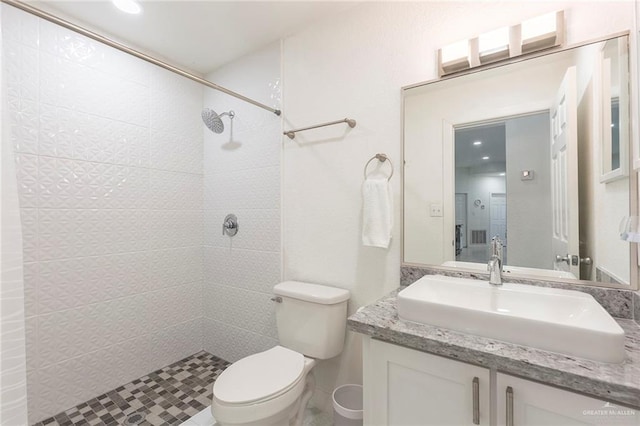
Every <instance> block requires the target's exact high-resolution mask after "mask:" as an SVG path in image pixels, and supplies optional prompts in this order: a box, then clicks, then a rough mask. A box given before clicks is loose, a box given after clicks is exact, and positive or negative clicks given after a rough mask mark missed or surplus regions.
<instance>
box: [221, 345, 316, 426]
mask: <svg viewBox="0 0 640 426" xmlns="http://www.w3.org/2000/svg"><path fill="white" fill-rule="evenodd" d="M315 364H316V362H315V360H313V359H311V358H307V357H304V356H303V355H302V354H300V353H298V352H295V351H292V350H290V349H287V348H284V347H282V346H275V347H273V348H271V349H269V350H267V351H264V352H260V353H258V354H255V355H251V356H248V357H246V358H243V359H241V360H240V361H238V362H236V363H234V364H232V365H231V366H230V367H229V368H227V369H226V370H225V371H223V372H222V374H221V375H220V376H219V377H218V379H217V380H216V382H215V384H214V386H213V399H212V402H211V411H212V412H213V413H215V414H214V416H215V419H216V421H217V422H218V423H219V424H221V425H243V426H276V425H277V426H280V425H282V426H284V425H287V426H288V425H295V424H298V423H301V421H300V422H298V417H300V420H302V416H303V415H304V407H306V402H307V401H308V399H309V398H310V397H311V394H312V392H313V388H314V385H315V380H314V377H313V373H312V372H311V369H312V368H313V367H314V366H315ZM300 407H303V408H302V410H300Z"/></svg>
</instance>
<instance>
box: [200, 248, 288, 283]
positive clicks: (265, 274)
mask: <svg viewBox="0 0 640 426" xmlns="http://www.w3.org/2000/svg"><path fill="white" fill-rule="evenodd" d="M204 276H205V282H206V283H207V285H213V284H220V285H225V286H229V287H237V288H243V289H246V290H253V291H257V292H261V293H267V294H269V293H271V292H272V290H273V286H274V285H276V284H277V283H278V282H280V253H279V252H267V251H257V250H243V249H239V248H221V247H209V246H205V248H204Z"/></svg>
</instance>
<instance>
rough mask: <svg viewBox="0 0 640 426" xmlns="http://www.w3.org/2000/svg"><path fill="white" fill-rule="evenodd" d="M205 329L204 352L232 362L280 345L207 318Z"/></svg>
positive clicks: (270, 339) (274, 341) (275, 341)
mask: <svg viewBox="0 0 640 426" xmlns="http://www.w3.org/2000/svg"><path fill="white" fill-rule="evenodd" d="M203 328H204V350H205V351H208V352H210V353H212V354H216V355H217V356H219V357H221V358H223V359H225V360H227V361H230V362H235V361H238V360H239V359H241V358H244V357H246V356H249V355H253V354H255V353H258V352H262V351H266V350H267V349H270V348H272V347H274V346H276V345H277V344H278V341H277V340H276V339H272V338H270V337H267V336H263V335H260V334H256V333H253V332H251V331H248V330H245V329H243V328H237V327H234V326H232V325H229V324H227V323H226V322H219V321H215V320H212V319H209V318H206V317H205V319H204V326H203Z"/></svg>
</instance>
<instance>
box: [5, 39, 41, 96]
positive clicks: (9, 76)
mask: <svg viewBox="0 0 640 426" xmlns="http://www.w3.org/2000/svg"><path fill="white" fill-rule="evenodd" d="M3 54H4V56H5V58H7V62H8V64H7V67H6V77H5V78H6V83H7V96H8V97H9V98H19V99H27V100H30V101H34V102H37V101H38V50H37V49H34V48H32V47H28V46H25V45H23V44H20V43H18V42H12V41H4V42H3Z"/></svg>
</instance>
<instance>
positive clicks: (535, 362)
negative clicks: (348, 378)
mask: <svg viewBox="0 0 640 426" xmlns="http://www.w3.org/2000/svg"><path fill="white" fill-rule="evenodd" d="M398 291H399V290H396V291H394V292H392V293H390V294H389V295H387V296H385V297H383V298H382V299H380V300H378V301H377V302H375V303H373V304H371V305H368V306H366V307H364V308H363V309H361V310H359V311H358V312H356V313H355V314H353V315H351V316H350V317H349V318H348V320H347V324H348V327H349V329H350V330H352V331H355V332H358V333H362V334H366V335H369V336H371V337H373V338H375V339H378V340H382V341H385V342H389V343H394V344H397V345H401V346H405V347H408V348H413V349H417V350H420V351H423V352H429V353H432V354H435V355H441V356H445V357H448V358H452V359H457V360H460V361H464V362H468V363H471V364H476V365H480V366H483V367H488V368H493V369H496V370H498V371H500V372H503V373H507V374H513V375H516V376H520V377H523V378H526V379H532V380H536V381H538V382H542V383H547V384H550V385H555V386H559V387H562V388H566V389H569V390H573V391H576V392H581V393H584V394H587V395H590V396H593V397H595V398H601V399H605V400H609V401H612V402H617V403H620V404H623V405H628V406H631V407H634V408H640V326H638V324H637V323H635V322H634V321H632V320H625V319H616V321H617V322H618V323H619V324H620V326H621V327H622V328H623V329H624V332H625V334H626V340H625V350H626V353H627V358H626V360H625V361H624V362H623V363H621V364H609V363H603V362H597V361H590V360H586V359H581V358H577V357H573V356H568V355H562V354H558V353H554V352H548V351H543V350H540V349H535V348H530V347H526V346H520V345H516V344H512V343H507V342H503V341H499V340H494V339H489V338H485V337H480V336H474V335H470V334H465V333H460V332H457V331H453V330H447V329H444V328H439V327H435V326H430V325H424V324H418V323H414V322H411V321H403V320H400V319H399V318H398V310H397V308H396V295H397V293H398Z"/></svg>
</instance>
